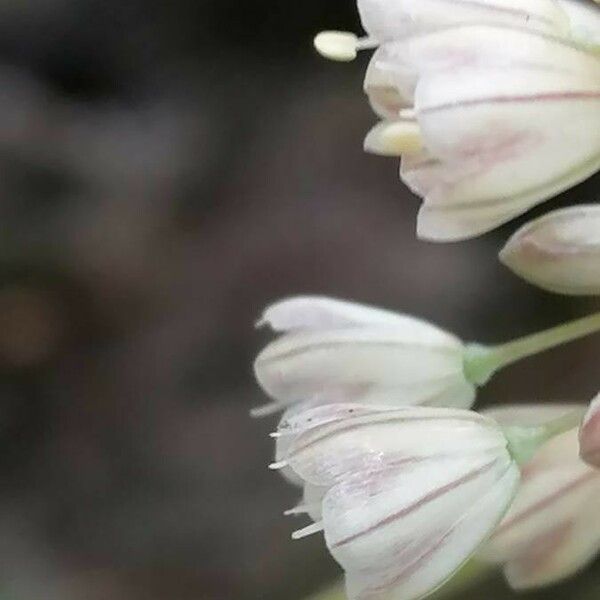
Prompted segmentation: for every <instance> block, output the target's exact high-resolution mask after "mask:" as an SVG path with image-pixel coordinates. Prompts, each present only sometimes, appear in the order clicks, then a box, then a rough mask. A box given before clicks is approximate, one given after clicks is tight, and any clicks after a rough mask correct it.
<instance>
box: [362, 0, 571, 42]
mask: <svg viewBox="0 0 600 600" xmlns="http://www.w3.org/2000/svg"><path fill="white" fill-rule="evenodd" d="M358 10H359V12H360V16H361V19H362V23H363V27H364V28H365V30H366V31H367V32H368V34H369V35H370V36H371V37H374V38H376V39H378V40H381V41H383V40H393V39H396V38H398V37H401V36H403V35H406V34H407V33H411V32H414V31H420V30H423V29H429V28H438V27H442V26H447V25H451V24H453V23H465V22H476V23H482V22H483V23H497V24H505V25H513V26H518V27H528V28H530V29H537V30H540V31H545V32H549V33H550V32H551V33H558V34H566V33H567V32H568V30H569V25H570V24H569V20H568V18H567V16H566V14H565V13H564V11H563V10H562V9H561V8H560V7H559V6H558V5H557V4H556V2H554V1H553V0H527V1H526V2H524V1H523V0H476V1H473V0H358Z"/></svg>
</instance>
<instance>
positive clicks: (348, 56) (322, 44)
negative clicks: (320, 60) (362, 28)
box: [313, 31, 358, 62]
mask: <svg viewBox="0 0 600 600" xmlns="http://www.w3.org/2000/svg"><path fill="white" fill-rule="evenodd" d="M313 44H314V47H315V50H316V51H317V52H318V53H319V54H320V55H321V56H323V57H324V58H328V59H329V60H335V61H338V62H351V61H353V60H354V59H355V58H356V53H357V49H358V38H357V36H356V35H354V34H353V33H350V32H348V31H321V33H318V34H317V35H316V36H315V39H314V41H313Z"/></svg>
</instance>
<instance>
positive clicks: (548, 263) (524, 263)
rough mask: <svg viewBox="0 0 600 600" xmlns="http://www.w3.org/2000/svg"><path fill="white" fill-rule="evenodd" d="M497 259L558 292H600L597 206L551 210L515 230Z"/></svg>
mask: <svg viewBox="0 0 600 600" xmlns="http://www.w3.org/2000/svg"><path fill="white" fill-rule="evenodd" d="M500 260H502V262H503V263H504V264H505V265H506V266H508V267H509V268H510V269H511V270H512V271H514V272H515V273H516V274H517V275H520V276H521V277H523V279H525V280H526V281H528V282H529V283H532V284H534V285H537V286H539V287H541V288H543V289H545V290H549V291H551V292H556V293H559V294H573V295H588V294H590V295H600V205H587V206H573V207H570V208H565V209H562V210H556V211H553V212H550V213H548V214H546V215H544V216H543V217H540V218H539V219H535V220H534V221H531V222H530V223H528V224H527V225H525V226H524V227H522V228H521V229H519V231H517V233H515V234H514V235H513V236H512V237H511V238H510V240H509V241H508V242H507V244H506V246H505V247H504V248H503V250H502V251H501V253H500Z"/></svg>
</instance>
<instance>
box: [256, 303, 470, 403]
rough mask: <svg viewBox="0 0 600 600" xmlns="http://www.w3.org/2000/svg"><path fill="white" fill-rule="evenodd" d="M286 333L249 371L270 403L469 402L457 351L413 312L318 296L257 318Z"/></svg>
mask: <svg viewBox="0 0 600 600" xmlns="http://www.w3.org/2000/svg"><path fill="white" fill-rule="evenodd" d="M260 322H261V323H268V324H270V325H271V326H272V327H273V328H274V329H275V330H277V331H284V332H287V333H286V334H285V335H283V336H282V337H280V338H279V339H277V340H276V341H274V342H272V343H271V344H269V345H268V346H267V347H266V348H265V349H264V350H263V351H262V352H261V353H260V354H259V356H258V357H257V359H256V361H255V364H254V370H255V374H256V378H257V380H258V382H259V384H260V385H261V386H262V388H263V389H264V390H265V391H266V392H267V394H269V395H270V396H271V397H272V398H273V399H274V400H275V404H274V405H272V406H273V407H274V408H277V407H285V406H289V405H293V404H296V403H298V402H307V401H309V402H315V403H326V402H327V403H335V402H362V403H368V404H375V403H390V404H393V405H396V406H397V405H418V404H428V405H436V406H456V407H463V408H466V407H469V406H471V404H472V403H473V401H474V398H475V386H474V385H473V384H472V383H471V382H469V381H467V379H466V376H465V373H464V365H463V356H464V348H463V344H462V343H461V341H460V340H459V339H458V338H456V337H455V336H453V335H451V334H450V333H446V332H445V331H442V330H441V329H439V328H437V327H435V326H434V325H431V324H429V323H427V322H425V321H421V320H419V319H416V318H414V317H410V316H407V315H402V314H397V313H393V312H389V311H383V310H380V309H376V308H371V307H367V306H361V305H359V304H353V303H350V302H343V301H339V300H332V299H328V298H319V297H316V298H315V297H300V298H292V299H289V300H284V301H282V302H278V303H276V304H274V305H273V306H271V307H269V308H268V309H267V310H266V311H265V313H264V315H263V318H262V319H261V321H260Z"/></svg>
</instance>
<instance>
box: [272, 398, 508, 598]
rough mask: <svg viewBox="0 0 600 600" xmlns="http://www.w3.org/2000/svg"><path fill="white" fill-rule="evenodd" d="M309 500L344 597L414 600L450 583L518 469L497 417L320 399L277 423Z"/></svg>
mask: <svg viewBox="0 0 600 600" xmlns="http://www.w3.org/2000/svg"><path fill="white" fill-rule="evenodd" d="M277 434H278V435H280V436H282V437H288V438H289V439H288V442H287V451H286V453H285V455H284V456H283V457H282V458H281V460H280V461H279V463H277V464H274V465H272V467H273V468H282V467H285V466H288V467H291V468H292V469H293V470H294V472H295V473H296V474H297V475H298V476H299V477H300V478H301V479H302V480H303V481H304V482H305V483H306V484H307V486H308V487H307V488H306V489H305V495H307V494H308V496H309V498H308V500H307V501H306V502H307V504H306V506H304V507H302V506H301V507H298V508H297V509H294V510H292V511H290V512H293V513H297V512H307V513H309V514H310V515H311V516H313V518H316V519H318V521H317V522H316V523H313V524H312V525H309V526H308V527H306V528H304V529H301V530H299V531H297V532H296V533H295V534H294V535H293V537H294V538H300V537H304V536H305V535H309V534H311V533H316V532H318V531H320V530H324V532H325V541H326V543H327V547H328V548H329V550H330V552H331V554H332V555H333V557H334V558H335V559H336V560H337V561H338V562H339V564H340V565H341V566H342V568H343V569H344V571H345V573H346V587H347V592H348V597H349V598H350V599H351V600H359V599H367V598H368V599H375V598H386V599H390V600H414V599H416V598H420V597H422V596H424V595H426V594H428V593H429V592H431V591H433V590H434V589H435V588H437V587H438V586H440V585H441V584H442V583H444V581H445V580H446V579H448V578H449V577H450V576H451V575H452V574H453V573H454V572H455V571H456V570H457V569H458V568H459V567H460V566H461V565H462V564H463V563H464V562H465V561H466V560H467V559H468V558H469V557H470V556H471V555H472V554H473V552H474V551H475V550H476V549H477V548H478V547H479V546H480V544H481V543H482V542H484V541H485V540H486V538H487V537H488V536H489V535H490V533H491V532H492V531H493V529H494V528H495V527H496V525H497V524H498V523H499V521H500V520H501V519H502V517H503V515H504V513H505V511H506V510H507V508H508V506H509V505H510V502H511V500H512V498H513V496H514V494H515V492H516V489H517V484H518V480H519V469H518V467H517V466H516V464H515V462H514V461H513V459H512V458H511V455H510V453H509V451H508V449H507V440H506V438H505V436H504V434H503V433H502V431H501V430H500V428H499V427H498V425H497V424H496V423H495V421H494V420H492V419H490V418H488V417H485V416H481V415H478V414H476V413H474V412H471V411H466V410H459V409H447V408H446V409H444V408H431V407H405V408H391V407H377V406H366V405H354V404H340V405H329V406H320V407H316V408H313V409H311V410H309V411H305V412H302V413H300V414H298V415H296V416H295V417H292V418H290V419H289V420H288V421H286V422H285V423H283V424H282V426H281V427H280V430H279V431H278V433H277Z"/></svg>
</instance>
